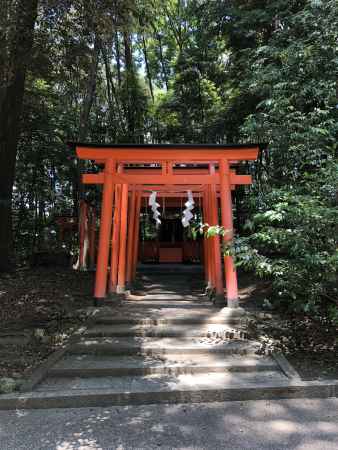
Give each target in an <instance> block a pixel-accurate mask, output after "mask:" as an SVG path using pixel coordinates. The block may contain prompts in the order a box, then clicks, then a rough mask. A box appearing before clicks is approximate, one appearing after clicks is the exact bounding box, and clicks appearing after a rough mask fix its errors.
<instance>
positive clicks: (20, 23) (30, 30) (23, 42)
mask: <svg viewBox="0 0 338 450" xmlns="http://www.w3.org/2000/svg"><path fill="white" fill-rule="evenodd" d="M5 3H8V2H6V1H5ZM37 8H38V0H19V1H18V2H17V4H16V8H15V15H16V20H15V26H14V30H13V31H12V32H9V33H8V34H9V36H10V38H9V42H8V66H7V67H6V68H5V76H2V77H1V78H0V80H1V81H2V85H1V86H0V217H1V220H0V270H7V269H9V268H10V266H11V242H12V220H11V211H12V192H13V184H14V177H15V164H16V155H17V144H18V139H19V133H20V116H21V110H22V102H23V96H24V88H25V79H26V72H27V67H28V65H29V61H30V56H31V51H32V46H33V34H34V24H35V20H36V16H37ZM1 59H2V58H1Z"/></svg>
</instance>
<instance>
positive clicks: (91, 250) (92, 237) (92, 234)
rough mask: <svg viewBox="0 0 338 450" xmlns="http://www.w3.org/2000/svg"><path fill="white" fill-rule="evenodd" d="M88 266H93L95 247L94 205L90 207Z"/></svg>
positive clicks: (92, 267)
mask: <svg viewBox="0 0 338 450" xmlns="http://www.w3.org/2000/svg"><path fill="white" fill-rule="evenodd" d="M89 233H90V234H89V267H90V268H91V269H94V267H95V247H96V211H95V208H94V206H92V207H91V220H90V230H89Z"/></svg>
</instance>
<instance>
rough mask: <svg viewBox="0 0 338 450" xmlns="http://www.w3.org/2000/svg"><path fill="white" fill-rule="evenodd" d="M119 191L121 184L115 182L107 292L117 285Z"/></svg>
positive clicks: (114, 288)
mask: <svg viewBox="0 0 338 450" xmlns="http://www.w3.org/2000/svg"><path fill="white" fill-rule="evenodd" d="M121 192H122V186H121V185H120V184H117V185H116V186H115V208H114V222H113V232H112V239H111V262H110V276H109V292H116V287H117V276H118V259H119V249H120V224H121Z"/></svg>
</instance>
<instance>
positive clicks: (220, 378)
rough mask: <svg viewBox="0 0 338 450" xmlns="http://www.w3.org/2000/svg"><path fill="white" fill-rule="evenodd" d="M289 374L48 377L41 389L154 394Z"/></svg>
mask: <svg viewBox="0 0 338 450" xmlns="http://www.w3.org/2000/svg"><path fill="white" fill-rule="evenodd" d="M283 381H286V377H285V376H284V375H283V374H282V373H280V372H277V371H261V372H236V373H235V372H229V371H228V372H206V373H198V374H190V373H188V374H180V375H161V374H151V375H143V376H125V377H109V376H107V377H90V378H81V377H48V378H46V379H45V380H44V381H42V382H41V383H40V385H39V386H38V387H37V389H36V390H37V391H40V392H41V391H44V392H46V391H49V390H54V391H59V390H68V391H70V390H77V389H81V390H84V389H90V390H91V389H97V390H100V389H111V390H113V391H115V392H116V394H124V393H128V392H129V393H132V392H135V393H136V392H139V393H144V394H148V395H152V394H153V393H156V392H163V393H164V392H170V391H178V392H179V391H183V392H184V391H191V390H194V391H196V390H205V389H211V388H212V389H224V387H226V386H234V385H235V386H236V385H237V386H246V385H248V384H256V383H271V382H274V383H280V382H283Z"/></svg>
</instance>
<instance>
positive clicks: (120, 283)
mask: <svg viewBox="0 0 338 450" xmlns="http://www.w3.org/2000/svg"><path fill="white" fill-rule="evenodd" d="M127 219H128V185H127V184H123V185H122V200H121V226H120V251H119V264H118V279H117V288H116V292H117V293H122V292H124V291H125V288H126V257H127V254H126V253H127V230H128V221H127Z"/></svg>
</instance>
